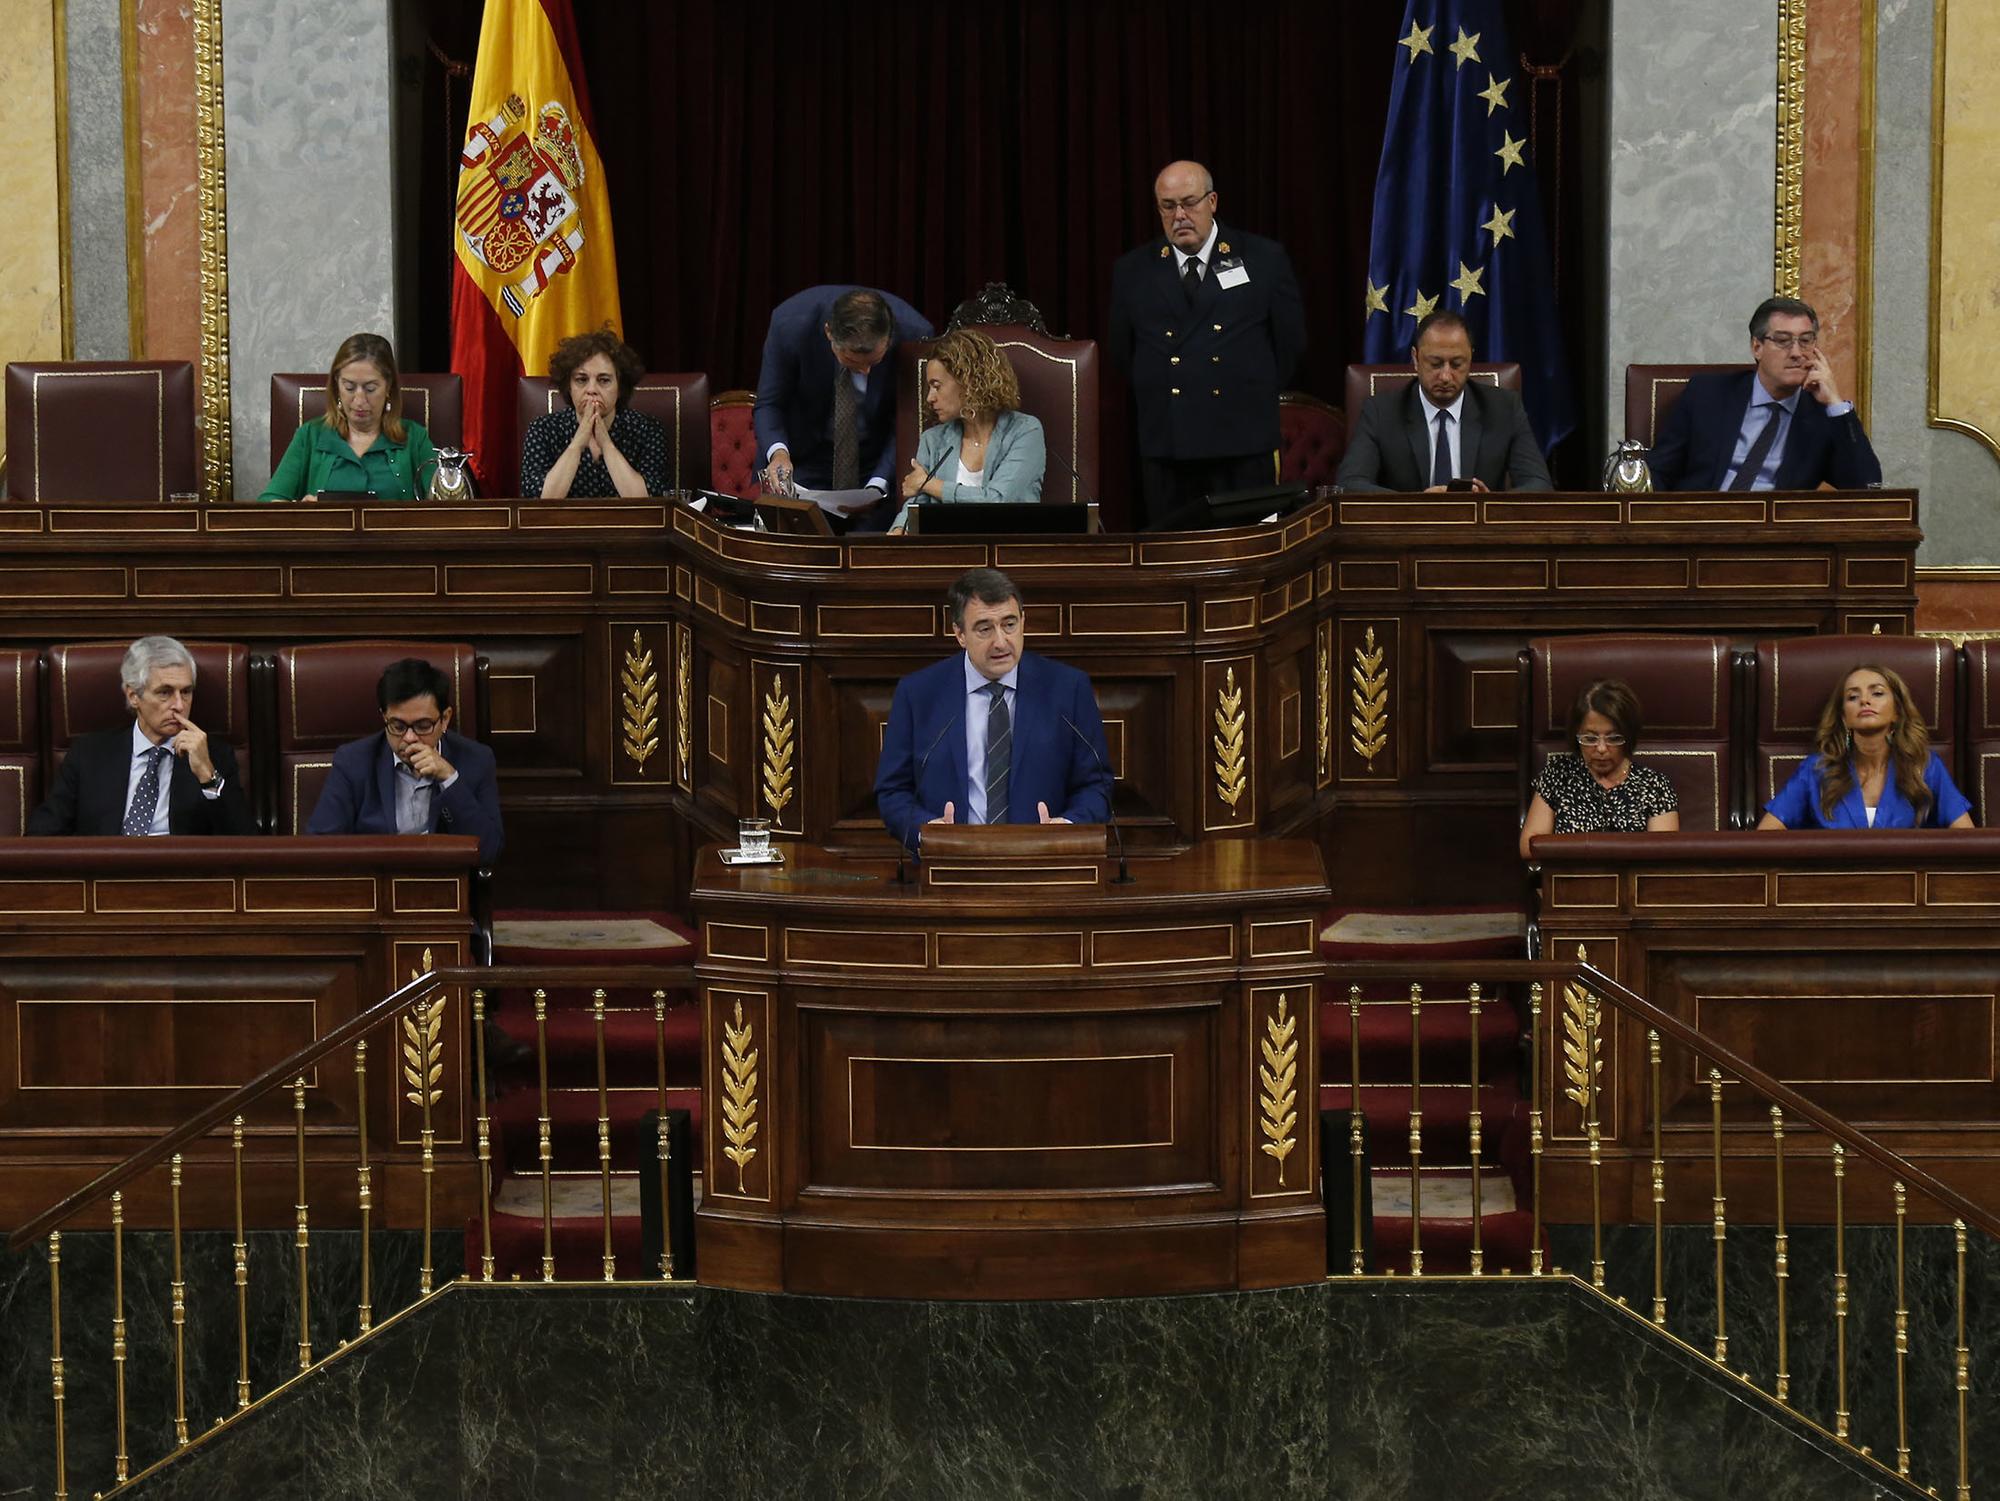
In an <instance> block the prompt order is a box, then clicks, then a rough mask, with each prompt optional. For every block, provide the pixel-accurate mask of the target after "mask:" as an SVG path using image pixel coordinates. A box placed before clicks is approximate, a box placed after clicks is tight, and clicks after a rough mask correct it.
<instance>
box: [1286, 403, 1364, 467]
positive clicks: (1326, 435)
mask: <svg viewBox="0 0 2000 1501" xmlns="http://www.w3.org/2000/svg"><path fill="white" fill-rule="evenodd" d="M1346 452H1347V418H1346V417H1345V416H1343V415H1342V414H1341V411H1340V409H1339V408H1338V407H1336V406H1335V405H1333V403H1332V402H1330V401H1321V400H1320V399H1319V398H1318V397H1317V396H1309V395H1307V394H1306V393H1305V392H1304V391H1286V392H1285V393H1283V394H1282V395H1281V396H1279V397H1278V483H1279V484H1281V485H1306V486H1313V485H1330V484H1332V483H1333V477H1334V475H1335V474H1337V473H1338V472H1339V470H1340V457H1341V455H1342V454H1344V453H1346Z"/></svg>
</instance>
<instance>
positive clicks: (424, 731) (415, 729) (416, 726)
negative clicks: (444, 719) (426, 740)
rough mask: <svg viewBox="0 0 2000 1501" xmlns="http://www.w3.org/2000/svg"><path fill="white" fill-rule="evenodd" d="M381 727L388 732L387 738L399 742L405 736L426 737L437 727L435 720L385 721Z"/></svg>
mask: <svg viewBox="0 0 2000 1501" xmlns="http://www.w3.org/2000/svg"><path fill="white" fill-rule="evenodd" d="M382 724H383V726H384V727H385V728H386V729H387V730H388V731H389V738H390V739H392V740H401V739H403V738H404V737H405V736H406V735H412V734H414V735H419V736H422V735H428V734H429V733H430V732H431V731H432V730H434V729H436V728H437V727H438V721H437V720H435V719H407V720H406V719H385V720H383V721H382Z"/></svg>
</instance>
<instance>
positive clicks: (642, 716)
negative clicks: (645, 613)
mask: <svg viewBox="0 0 2000 1501" xmlns="http://www.w3.org/2000/svg"><path fill="white" fill-rule="evenodd" d="M618 685H619V688H620V690H621V691H620V695H619V704H620V707H621V708H622V709H623V710H624V715H625V718H624V723H623V725H622V728H623V729H624V731H625V754H626V755H628V756H630V757H631V758H632V764H633V765H635V766H637V767H638V768H639V769H640V770H641V771H643V770H645V767H646V762H647V760H648V759H649V758H650V757H651V756H652V754H653V752H654V751H656V750H658V749H659V748H660V694H659V686H660V675H659V674H658V673H657V672H655V671H653V653H652V651H651V650H650V649H648V648H647V646H646V644H645V642H644V641H642V640H641V639H640V636H639V633H638V632H637V631H634V632H632V644H631V645H630V646H628V647H626V648H625V668H624V671H622V672H621V673H619V675H618Z"/></svg>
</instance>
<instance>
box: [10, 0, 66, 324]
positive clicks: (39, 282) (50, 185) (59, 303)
mask: <svg viewBox="0 0 2000 1501" xmlns="http://www.w3.org/2000/svg"><path fill="white" fill-rule="evenodd" d="M0 20H3V21H4V23H5V25H6V28H7V39H8V45H7V46H6V47H5V48H4V49H0V178H4V180H5V181H6V183H7V197H8V215H7V221H8V222H7V234H6V235H5V236H4V237H0V349H4V350H6V351H7V358H8V359H10V360H59V359H61V358H62V357H63V300H62V269H63V268H62V237H61V233H60V230H59V223H60V214H59V212H58V208H57V175H56V164H57V141H56V50H55V49H56V35H55V12H54V7H53V6H52V5H51V4H50V3H49V0H6V4H5V5H4V6H0Z"/></svg>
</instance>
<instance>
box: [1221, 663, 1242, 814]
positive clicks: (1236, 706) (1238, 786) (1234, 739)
mask: <svg viewBox="0 0 2000 1501" xmlns="http://www.w3.org/2000/svg"><path fill="white" fill-rule="evenodd" d="M1244 719H1245V715H1244V712H1243V690H1242V689H1241V688H1239V687H1237V686H1236V669H1235V668H1234V667H1232V668H1230V669H1229V670H1228V671H1227V672H1226V673H1225V674H1224V675H1223V679H1222V687H1221V688H1219V689H1218V690H1216V695H1215V736H1214V742H1215V795H1216V796H1217V797H1219V798H1221V799H1222V801H1223V802H1225V803H1226V804H1228V805H1229V811H1230V812H1232V813H1234V812H1235V811H1236V804H1237V803H1238V801H1240V800H1241V798H1242V796H1243V789H1244V786H1245V781H1244V779H1245V777H1246V776H1248V774H1249V771H1250V767H1249V764H1248V763H1247V762H1246V761H1245V760H1244V759H1243V722H1244Z"/></svg>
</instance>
